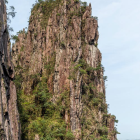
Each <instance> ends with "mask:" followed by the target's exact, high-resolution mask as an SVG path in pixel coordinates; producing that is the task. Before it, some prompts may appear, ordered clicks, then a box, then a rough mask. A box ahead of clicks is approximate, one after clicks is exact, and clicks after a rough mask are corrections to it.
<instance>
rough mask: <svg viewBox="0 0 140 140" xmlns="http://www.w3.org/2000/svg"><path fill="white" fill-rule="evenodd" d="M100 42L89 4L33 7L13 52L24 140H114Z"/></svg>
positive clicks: (63, 1) (62, 0)
mask: <svg viewBox="0 0 140 140" xmlns="http://www.w3.org/2000/svg"><path fill="white" fill-rule="evenodd" d="M98 37H99V34H98V22H97V19H96V18H94V17H92V16H91V4H90V5H89V6H87V5H86V3H80V2H79V1H78V0H55V1H53V2H51V1H50V2H46V1H45V2H40V3H36V4H35V6H34V7H33V9H32V12H31V16H30V20H29V27H28V31H27V32H26V31H25V30H23V31H20V32H19V35H18V37H17V39H16V42H15V44H14V45H13V47H12V58H13V64H14V67H15V75H16V77H15V84H16V89H17V94H18V95H17V96H18V109H19V113H20V122H21V132H22V139H29V140H32V139H36V140H38V139H58V140H59V139H67V140H68V139H69V140H72V139H75V140H82V139H83V140H88V139H89V140H93V139H96V138H98V139H101V140H103V139H109V140H116V134H117V131H116V129H115V128H114V122H115V116H111V115H110V114H108V112H107V104H106V100H105V83H104V76H103V67H102V65H101V59H102V56H101V53H100V51H99V49H98Z"/></svg>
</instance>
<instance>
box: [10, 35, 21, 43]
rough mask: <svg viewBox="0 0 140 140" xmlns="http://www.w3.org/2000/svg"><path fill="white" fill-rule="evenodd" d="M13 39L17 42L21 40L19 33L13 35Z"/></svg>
mask: <svg viewBox="0 0 140 140" xmlns="http://www.w3.org/2000/svg"><path fill="white" fill-rule="evenodd" d="M11 39H12V40H14V41H15V42H18V41H19V38H18V36H17V35H11Z"/></svg>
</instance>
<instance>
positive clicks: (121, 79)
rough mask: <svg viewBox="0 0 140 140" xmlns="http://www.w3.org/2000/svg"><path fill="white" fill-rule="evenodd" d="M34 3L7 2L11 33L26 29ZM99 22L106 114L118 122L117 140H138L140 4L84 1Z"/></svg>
mask: <svg viewBox="0 0 140 140" xmlns="http://www.w3.org/2000/svg"><path fill="white" fill-rule="evenodd" d="M34 2H35V0H12V1H11V0H9V5H14V7H15V9H16V12H17V14H16V17H15V18H14V19H13V20H12V23H11V26H12V27H13V28H14V31H15V32H14V33H16V32H18V31H19V30H21V29H23V28H24V27H27V26H28V22H27V21H28V19H29V15H30V9H31V6H32V4H33V3H34ZM87 2H88V3H89V2H90V3H91V4H92V15H93V16H98V19H99V21H98V22H99V33H100V38H99V43H98V44H99V45H98V48H99V49H100V50H101V53H102V57H103V60H102V64H103V65H104V67H105V70H106V71H105V75H106V76H108V81H107V82H106V87H107V89H106V96H107V103H108V104H110V106H109V112H110V113H111V114H114V115H116V117H117V119H118V120H119V123H118V126H117V128H118V131H119V132H120V133H121V134H120V135H118V139H119V140H126V139H127V140H128V139H129V140H130V139H131V140H132V139H140V0H87Z"/></svg>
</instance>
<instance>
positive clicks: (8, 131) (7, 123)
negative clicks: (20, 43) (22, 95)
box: [0, 0, 20, 140]
mask: <svg viewBox="0 0 140 140" xmlns="http://www.w3.org/2000/svg"><path fill="white" fill-rule="evenodd" d="M6 23H7V15H6V6H5V3H4V0H0V140H18V139H20V129H19V128H20V127H19V114H18V110H17V95H16V87H15V84H14V83H13V77H14V74H13V66H12V63H11V57H10V40H9V38H8V29H7V28H8V27H7V24H6Z"/></svg>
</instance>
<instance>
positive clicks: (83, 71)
mask: <svg viewBox="0 0 140 140" xmlns="http://www.w3.org/2000/svg"><path fill="white" fill-rule="evenodd" d="M79 71H80V73H81V74H87V72H86V70H84V69H79Z"/></svg>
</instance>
